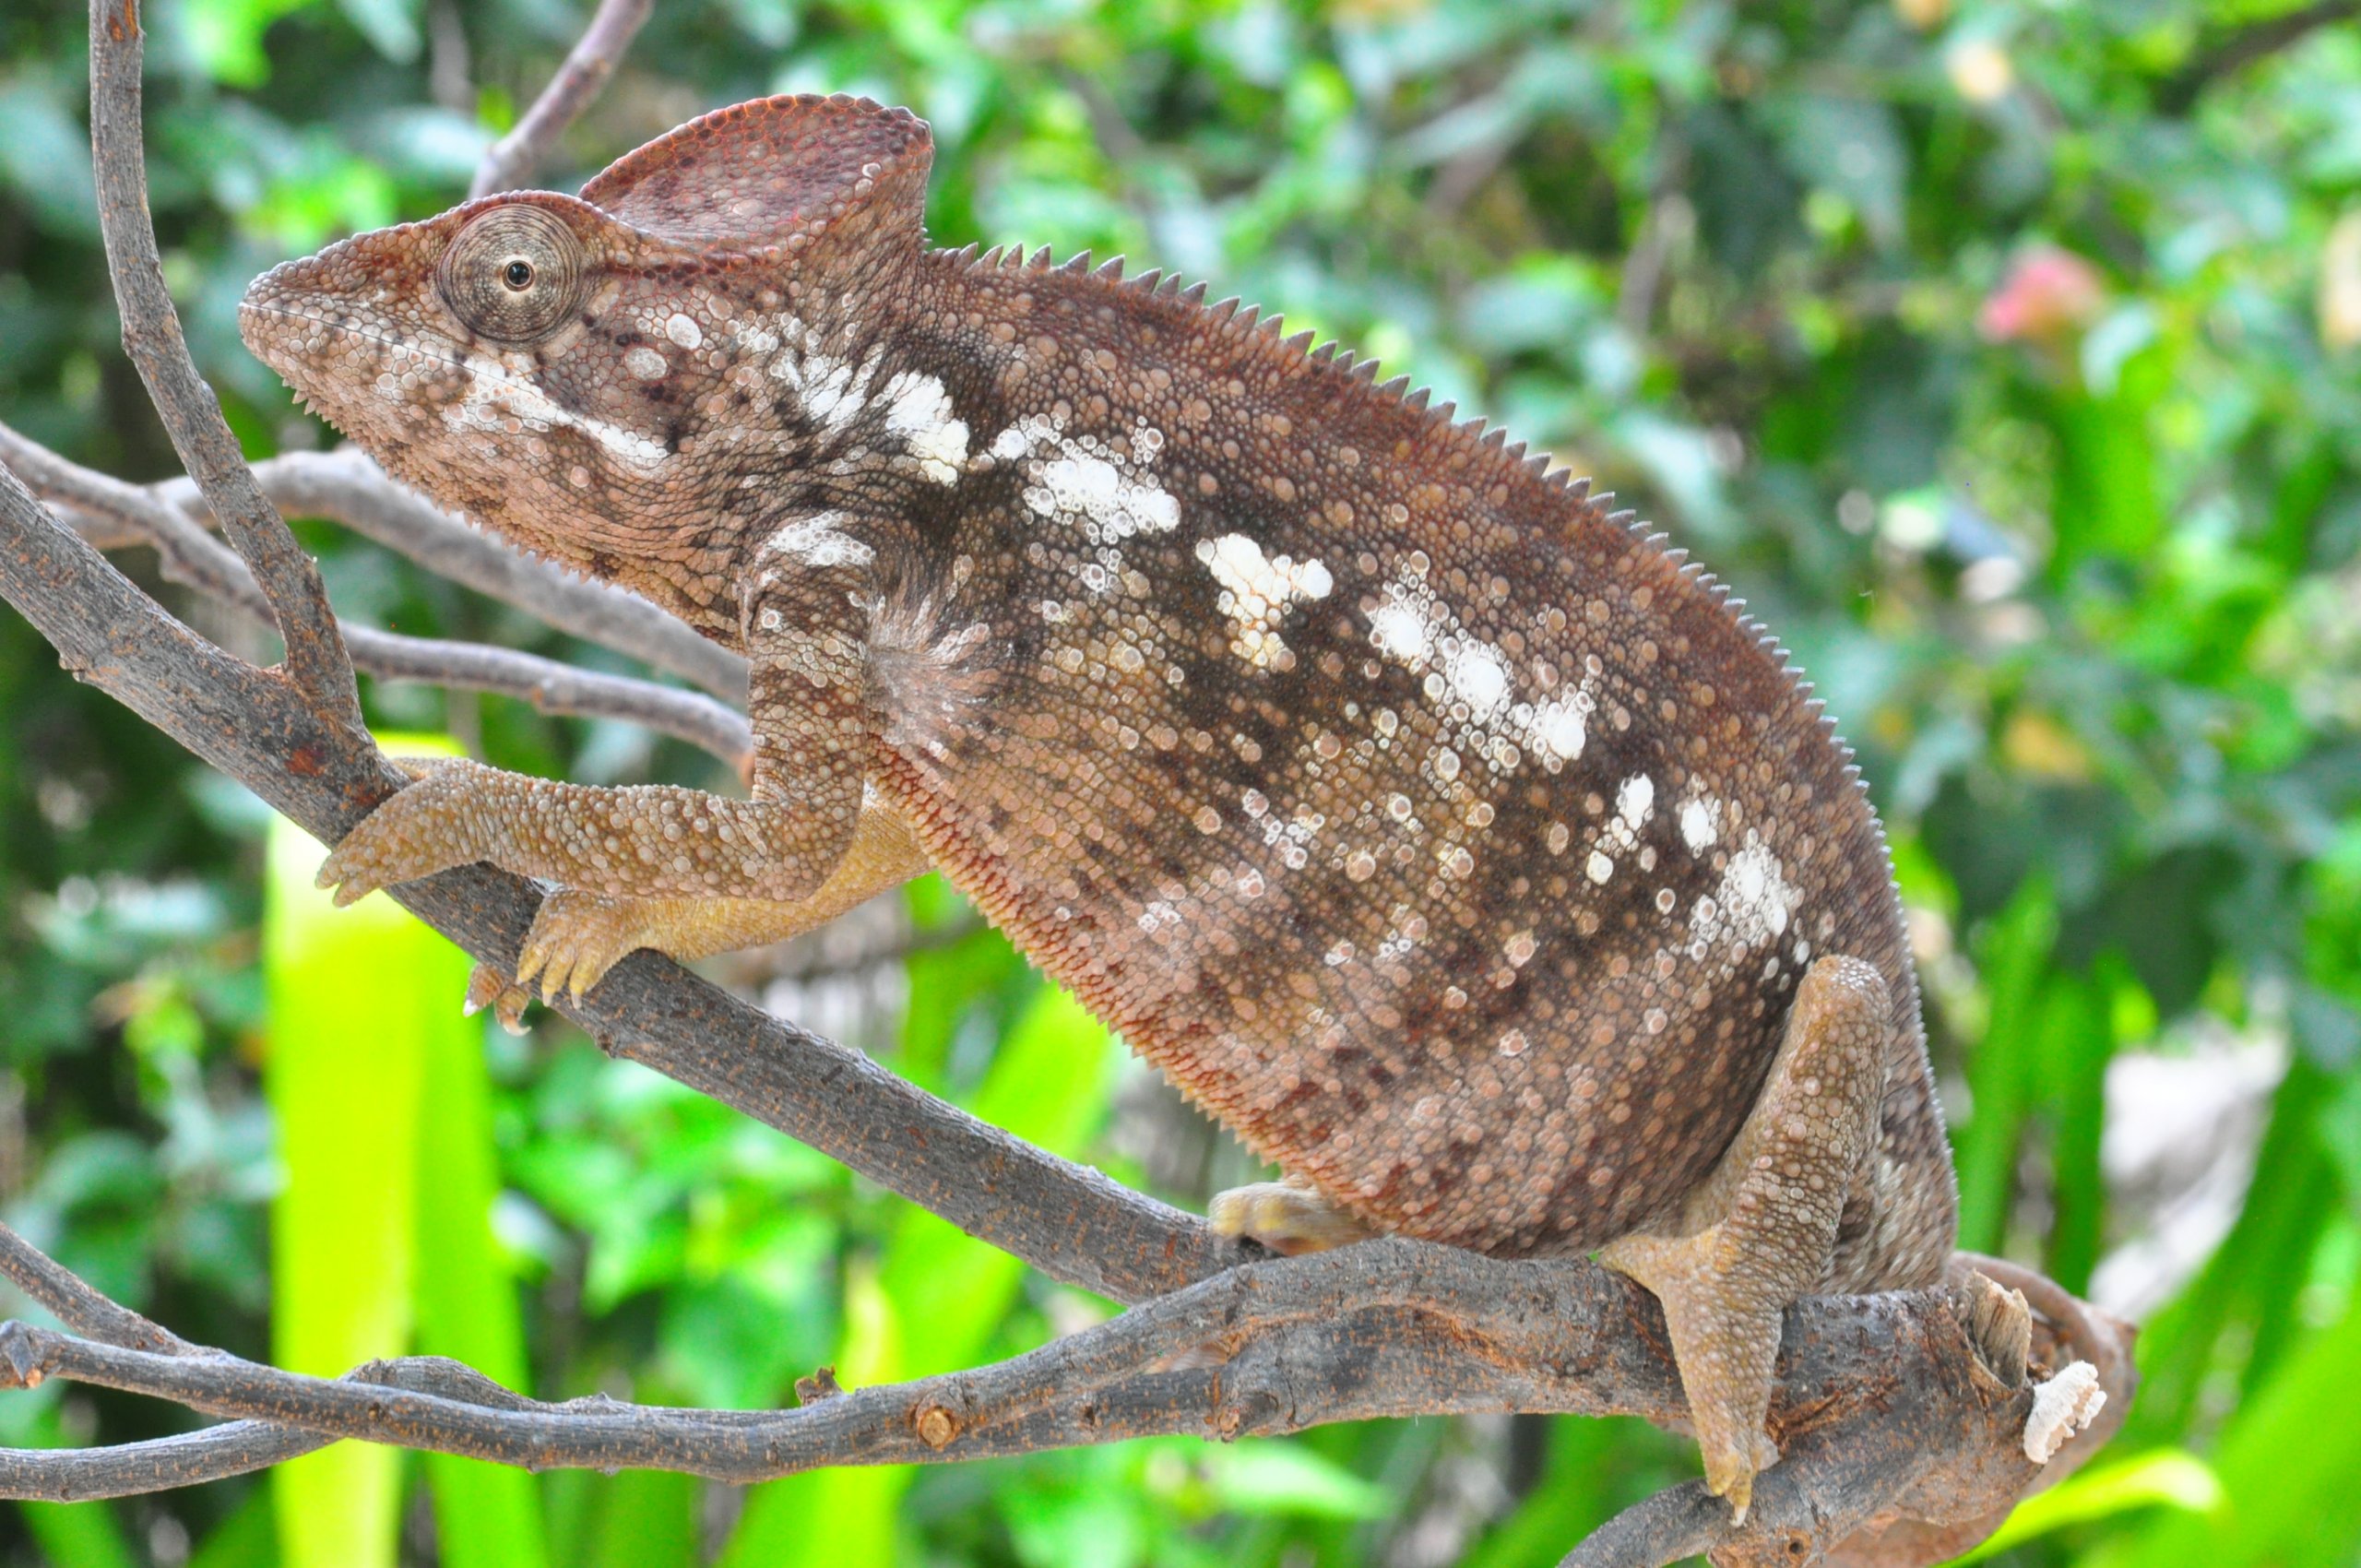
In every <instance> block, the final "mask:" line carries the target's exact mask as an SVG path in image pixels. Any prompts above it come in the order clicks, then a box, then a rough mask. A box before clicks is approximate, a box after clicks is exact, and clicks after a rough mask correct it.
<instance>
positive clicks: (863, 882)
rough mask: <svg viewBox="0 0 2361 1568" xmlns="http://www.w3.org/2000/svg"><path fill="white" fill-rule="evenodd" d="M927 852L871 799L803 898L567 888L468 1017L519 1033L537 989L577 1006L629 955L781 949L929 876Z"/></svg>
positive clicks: (480, 985) (488, 977)
mask: <svg viewBox="0 0 2361 1568" xmlns="http://www.w3.org/2000/svg"><path fill="white" fill-rule="evenodd" d="M927 863H928V862H927V858H926V851H925V850H924V849H920V848H919V841H918V837H917V835H916V834H915V833H913V832H912V831H911V829H910V826H909V823H908V819H907V818H905V817H904V816H903V815H902V814H900V813H899V812H897V811H896V810H894V809H893V808H892V807H891V806H888V805H885V804H884V803H883V802H879V801H877V800H876V799H874V798H873V797H872V800H871V801H870V802H869V804H868V806H867V807H866V808H865V809H864V810H863V811H862V812H861V814H860V822H859V823H858V824H856V825H855V826H854V829H853V837H852V843H851V844H850V845H849V846H848V848H847V849H846V850H845V854H844V858H843V859H842V860H841V861H838V862H837V864H836V870H835V871H833V872H831V873H829V874H828V879H827V880H826V881H825V882H824V883H822V884H821V885H820V886H819V888H818V890H817V891H815V892H813V894H812V895H811V896H810V897H804V898H797V899H791V900H789V901H786V902H778V901H775V900H772V899H767V898H698V897H650V898H631V897H612V896H610V895H607V894H601V893H593V892H589V891H587V890H586V889H583V888H578V887H561V888H559V889H557V890H556V891H555V892H553V893H552V894H551V895H550V896H549V897H546V898H544V899H542V900H541V908H540V912H539V913H538V914H536V915H535V916H534V917H533V925H532V929H531V930H530V931H528V932H526V935H525V945H524V948H523V950H522V952H521V953H520V954H519V956H518V957H517V961H516V979H515V980H510V979H509V978H508V977H506V976H504V975H503V974H501V973H500V972H499V970H498V969H496V968H493V967H492V966H491V965H489V964H479V965H478V966H476V972H475V975H474V977H473V978H472V979H471V980H469V985H468V1010H469V1012H474V1011H476V1010H478V1009H480V1008H482V1007H486V1006H490V1007H492V1008H495V1009H496V1010H497V1012H498V1015H499V1017H500V1020H501V1022H502V1023H504V1024H506V1025H508V1026H510V1027H511V1028H515V1027H516V1025H517V1023H518V1021H519V1020H520V1019H521V1018H522V1016H523V1014H524V1008H525V1004H526V1002H527V1001H528V1000H529V999H530V996H531V991H532V987H533V984H534V982H535V981H536V980H539V981H540V993H541V1000H542V1001H544V1002H547V1001H551V1000H552V999H554V998H555V997H556V995H557V993H558V992H560V991H564V992H566V993H567V994H569V995H571V996H573V997H574V998H575V1000H576V1001H579V1000H580V999H581V997H582V994H583V992H587V991H588V990H589V989H590V988H591V987H592V986H594V985H596V984H598V983H599V980H601V979H603V978H604V977H605V975H606V973H607V971H608V970H609V969H611V968H613V967H614V966H615V965H616V964H617V963H619V962H621V961H622V959H623V956H624V955H625V954H627V953H630V952H633V951H635V949H638V948H642V947H652V948H654V949H655V950H656V951H658V952H659V953H664V954H669V955H670V956H672V957H674V958H680V959H683V960H685V959H690V958H703V957H706V956H709V955H711V954H715V953H728V952H731V951H734V950H736V949H738V948H741V947H758V946H761V945H763V944H765V943H771V942H784V941H786V940H787V939H788V938H789V937H791V936H801V935H802V934H803V933H804V932H807V931H811V930H813V929H815V928H816V927H819V926H822V925H825V924H826V923H827V922H828V921H832V920H834V919H836V917H837V916H838V915H840V914H843V913H844V912H845V911H846V910H848V909H851V908H853V907H854V906H855V905H857V904H861V903H864V902H866V901H867V900H869V899H870V898H872V897H875V896H876V895H877V894H880V893H883V892H884V891H885V890H886V889H887V888H889V887H895V886H898V885H900V884H902V883H905V882H908V880H909V879H910V878H911V877H913V876H916V875H918V874H919V873H920V872H922V871H924V870H926V869H927Z"/></svg>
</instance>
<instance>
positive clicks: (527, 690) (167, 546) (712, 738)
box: [0, 425, 753, 771]
mask: <svg viewBox="0 0 2361 1568" xmlns="http://www.w3.org/2000/svg"><path fill="white" fill-rule="evenodd" d="M0 463H6V465H7V466H8V467H9V468H11V469H15V470H16V471H17V472H18V476H19V477H21V478H22V479H24V480H25V481H27V482H28V483H29V484H30V485H31V486H32V487H34V488H35V489H36V490H38V492H39V493H42V494H44V495H47V496H49V497H51V498H53V499H56V500H62V501H65V502H66V503H68V504H70V505H75V506H77V507H81V508H84V509H86V510H88V511H92V512H96V513H99V514H101V515H103V516H105V517H109V518H112V519H113V521H114V522H115V523H117V524H118V525H120V527H121V529H123V530H125V532H127V533H128V535H129V536H130V537H134V538H137V539H139V540H144V541H145V542H147V543H149V544H152V545H154V546H155V547H156V550H157V552H158V555H159V556H160V560H161V563H162V565H163V569H164V575H165V576H168V577H170V578H172V580H173V581H175V582H179V583H184V584H186V585H187V586H188V587H190V588H196V590H197V591H198V592H200V593H204V594H207V595H209V596H210V597H212V598H215V599H218V600H221V601H222V602H224V603H226V604H229V605H231V606H233V607H235V608H237V609H239V610H243V611H244V612H247V613H248V614H251V615H254V616H255V617H257V618H258V619H261V620H262V621H264V622H265V624H268V620H269V615H270V604H269V600H268V599H267V597H266V596H265V595H264V593H263V591H262V589H261V588H260V587H259V586H258V585H256V583H255V579H254V576H253V574H252V573H250V572H249V571H248V570H247V569H246V566H245V564H244V563H243V562H242V561H240V560H239V559H238V557H237V555H236V554H235V553H234V552H231V551H230V550H229V549H227V548H226V547H224V546H223V545H221V544H220V543H219V542H218V541H217V540H214V538H213V537H212V535H210V534H208V533H207V532H206V531H205V530H204V529H202V528H199V527H198V526H197V525H196V522H194V521H193V520H191V519H190V518H189V517H187V515H186V514H184V513H183V512H182V511H180V510H179V509H178V508H176V507H172V506H168V505H164V504H163V503H162V502H160V501H159V500H157V499H155V497H154V495H153V494H152V493H150V492H149V491H148V490H144V489H142V488H141V487H139V486H137V485H134V484H126V483H125V482H124V481H121V480H117V479H110V478H109V477H108V476H106V475H105V474H101V473H97V472H94V471H92V470H91V469H86V468H83V467H81V466H80V465H78V464H76V463H72V462H69V461H67V460H66V459H65V458H64V457H59V456H57V454H55V453H53V452H52V451H50V450H48V449H47V448H46V447H43V446H41V445H37V444H36V443H34V442H31V441H29V440H27V439H26V438H25V437H24V436H22V435H20V434H17V433H16V432H15V431H13V430H10V429H8V428H7V427H6V425H0ZM115 537H122V536H121V535H117V536H115ZM648 608H649V609H650V611H651V612H655V613H658V614H660V613H662V612H660V611H655V609H654V607H653V606H652V605H651V606H649V607H648ZM338 626H339V628H340V631H341V635H342V636H343V639H344V643H345V646H346V647H347V648H349V649H350V654H351V658H352V660H353V662H354V664H355V665H356V666H358V667H359V668H360V669H362V670H364V671H367V672H368V673H370V674H372V675H374V676H376V677H378V678H379V679H381V680H387V681H416V682H420V683H425V684H430V685H438V686H446V687H451V688H455V689H457V690H460V691H478V692H497V693H499V694H501V695H505V696H513V697H521V698H522V699H524V700H525V701H527V702H529V703H531V704H532V705H533V706H534V707H536V708H538V709H540V711H541V712H543V713H553V714H570V715H574V716H576V717H580V718H587V719H621V720H623V722H625V723H629V724H637V725H640V726H641V727H643V728H645V729H648V730H653V731H657V732H658V733H659V734H665V735H671V736H674V737H676V738H678V739H680V740H683V741H686V742H689V743H690V744H691V745H694V746H698V747H701V748H703V749H704V750H706V751H707V752H710V753H712V754H714V755H715V756H717V757H719V758H720V759H721V760H722V761H723V762H725V763H728V764H729V765H730V766H731V767H732V768H734V769H739V770H741V771H742V770H743V767H744V765H745V759H746V756H747V754H748V753H749V752H750V751H751V750H752V749H753V732H752V731H750V730H749V729H748V728H747V725H746V720H745V718H744V716H743V715H742V714H740V713H738V712H737V711H736V710H734V709H732V708H730V707H724V706H723V705H722V704H720V703H718V702H716V701H714V700H713V699H712V698H711V697H708V696H705V695H700V694H698V693H695V692H683V691H680V690H678V689H676V688H674V687H670V686H659V685H658V684H656V683H653V682H650V681H640V680H634V679H633V678H631V677H629V676H625V675H605V674H600V673H598V672H596V671H587V670H578V669H576V668H575V667H574V666H573V665H571V664H564V663H561V662H559V661H558V660H556V659H543V658H540V656H539V655H536V654H529V653H518V652H516V651H515V650H513V649H510V648H504V647H492V646H490V645H488V644H484V643H468V642H453V641H445V640H443V639H440V638H434V637H413V636H405V635H403V634H401V633H398V632H386V631H380V630H378V629H377V628H375V627H374V626H358V625H351V624H345V623H342V622H339V623H338ZM684 629H685V628H684Z"/></svg>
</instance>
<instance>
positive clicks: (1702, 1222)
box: [1598, 956, 1892, 1522]
mask: <svg viewBox="0 0 2361 1568" xmlns="http://www.w3.org/2000/svg"><path fill="white" fill-rule="evenodd" d="M1891 1030H1892V1003H1891V999H1890V998H1889V996H1888V994H1887V992H1886V986H1885V981H1884V980H1883V979H1881V978H1880V976H1879V974H1878V971H1877V970H1876V969H1875V968H1872V967H1871V966H1869V965H1868V964H1865V963H1862V962H1861V961H1860V960H1858V959H1855V958H1846V957H1841V956H1823V957H1821V958H1818V959H1815V960H1814V961H1813V963H1812V966H1811V968H1810V969H1809V971H1808V972H1807V973H1806V974H1805V976H1804V979H1803V983H1802V984H1801V985H1799V986H1797V989H1796V1000H1795V1003H1794V1005H1793V1006H1792V1007H1790V1009H1789V1010H1788V1014H1787V1025H1786V1038H1785V1039H1783V1040H1782V1042H1781V1044H1780V1047H1779V1054H1778V1056H1777V1057H1776V1058H1775V1059H1774V1061H1773V1063H1772V1064H1771V1075H1770V1078H1769V1081H1768V1082H1766V1083H1765V1084H1764V1085H1763V1087H1762V1096H1761V1098H1760V1099H1757V1100H1756V1101H1755V1106H1754V1110H1753V1111H1752V1112H1751V1113H1750V1115H1749V1116H1748V1117H1747V1120H1746V1123H1745V1125H1743V1126H1741V1127H1740V1128H1739V1129H1738V1136H1737V1137H1736V1138H1735V1139H1734V1140H1732V1142H1731V1144H1730V1146H1729V1148H1728V1150H1727V1151H1726V1152H1725V1153H1724V1154H1723V1156H1722V1158H1721V1161H1720V1163H1719V1164H1717V1165H1716V1166H1715V1167H1714V1170H1713V1171H1712V1173H1711V1174H1710V1175H1708V1176H1707V1178H1706V1179H1705V1181H1704V1182H1701V1183H1700V1184H1699V1185H1698V1187H1697V1188H1696V1190H1695V1191H1693V1192H1692V1193H1691V1194H1690V1195H1689V1198H1688V1200H1687V1201H1686V1203H1685V1204H1684V1205H1683V1206H1682V1209H1681V1213H1680V1216H1679V1221H1678V1223H1677V1224H1676V1225H1675V1226H1674V1227H1672V1228H1671V1230H1670V1232H1669V1233H1666V1234H1650V1233H1634V1234H1631V1235H1628V1236H1624V1237H1621V1238H1619V1239H1618V1240H1616V1241H1612V1242H1609V1243H1608V1245H1607V1246H1606V1247H1604V1248H1602V1249H1601V1250H1600V1252H1599V1254H1598V1255H1599V1261H1600V1262H1601V1263H1603V1264H1605V1265H1608V1267H1609V1268H1613V1269H1616V1270H1619V1272H1621V1273H1624V1274H1628V1275H1630V1276H1631V1277H1632V1278H1634V1279H1636V1280H1638V1281H1639V1282H1640V1283H1641V1284H1643V1285H1644V1286H1646V1287H1647V1288H1648V1289H1649V1290H1651V1291H1652V1292H1654V1293H1655V1297H1656V1300H1657V1301H1660V1302H1662V1303H1663V1306H1664V1316H1665V1326H1666V1328H1667V1331H1669V1333H1670V1334H1671V1336H1672V1352H1673V1359H1674V1360H1675V1361H1676V1362H1677V1363H1678V1364H1679V1368H1680V1385H1681V1389H1682V1392H1684V1393H1685V1394H1687V1395H1688V1396H1689V1410H1690V1416H1691V1420H1693V1421H1694V1423H1695V1425H1696V1428H1697V1442H1698V1446H1699V1447H1700V1448H1701V1449H1702V1450H1703V1455H1704V1460H1705V1485H1706V1486H1707V1487H1708V1488H1709V1489H1710V1490H1711V1491H1713V1492H1714V1494H1715V1495H1717V1496H1720V1497H1724V1498H1726V1499H1728V1500H1729V1503H1730V1506H1731V1508H1732V1510H1733V1511H1734V1512H1735V1513H1736V1514H1737V1516H1738V1520H1739V1521H1740V1522H1743V1521H1744V1520H1745V1518H1746V1511H1747V1507H1748V1505H1749V1503H1751V1502H1752V1501H1753V1495H1754V1478H1755V1475H1756V1474H1757V1473H1758V1472H1759V1471H1762V1470H1764V1469H1767V1468H1769V1467H1771V1466H1773V1465H1774V1464H1776V1463H1778V1460H1779V1450H1778V1446H1777V1444H1776V1443H1774V1442H1773V1441H1772V1440H1771V1436H1770V1433H1769V1432H1768V1431H1766V1430H1765V1429H1764V1417H1765V1416H1766V1414H1767V1413H1768V1412H1769V1410H1770V1408H1771V1388H1772V1380H1773V1371H1774V1364H1775V1363H1776V1361H1777V1360H1778V1355H1779V1331H1780V1326H1781V1322H1782V1319H1783V1316H1784V1314H1785V1313H1786V1307H1787V1305H1788V1303H1790V1302H1792V1301H1795V1300H1797V1298H1798V1297H1801V1296H1808V1295H1810V1294H1811V1293H1813V1292H1814V1291H1816V1290H1818V1289H1821V1288H1822V1287H1823V1286H1824V1285H1825V1284H1826V1282H1827V1280H1828V1277H1829V1266H1830V1262H1831V1259H1832V1256H1833V1252H1834V1248H1835V1242H1836V1227H1837V1221H1838V1220H1839V1218H1841V1217H1842V1215H1843V1212H1844V1207H1845V1194H1846V1193H1847V1191H1848V1190H1849V1189H1850V1188H1851V1187H1852V1186H1853V1184H1854V1177H1855V1174H1856V1172H1857V1170H1859V1169H1860V1167H1861V1165H1862V1162H1863V1161H1864V1160H1865V1159H1867V1158H1869V1154H1870V1151H1871V1148H1872V1146H1873V1142H1874V1139H1875V1137H1876V1132H1877V1113H1878V1105H1879V1101H1880V1099H1881V1098H1882V1097H1883V1095H1884V1092H1885V1056H1886V1047H1887V1042H1888V1039H1889V1038H1890V1034H1891Z"/></svg>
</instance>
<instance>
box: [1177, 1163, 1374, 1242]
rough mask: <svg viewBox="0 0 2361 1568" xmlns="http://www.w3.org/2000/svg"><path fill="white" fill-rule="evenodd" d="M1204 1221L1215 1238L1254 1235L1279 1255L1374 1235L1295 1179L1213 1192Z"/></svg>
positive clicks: (1309, 1186)
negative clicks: (1212, 1199)
mask: <svg viewBox="0 0 2361 1568" xmlns="http://www.w3.org/2000/svg"><path fill="white" fill-rule="evenodd" d="M1205 1223H1206V1225H1207V1226H1208V1227H1209V1228H1211V1229H1212V1230H1213V1233H1214V1234H1215V1235H1216V1236H1247V1237H1252V1239H1253V1240H1255V1241H1260V1242H1262V1243H1263V1245H1264V1246H1266V1247H1268V1248H1270V1249H1271V1251H1273V1252H1275V1253H1279V1254H1280V1255H1281V1256H1283V1257H1293V1256H1295V1255H1296V1254H1298V1253H1324V1252H1326V1251H1328V1249H1330V1248H1331V1247H1342V1246H1346V1245H1347V1244H1349V1243H1351V1242H1354V1241H1367V1240H1368V1239H1369V1238H1370V1237H1371V1236H1373V1235H1375V1234H1376V1232H1375V1231H1373V1230H1371V1229H1370V1228H1369V1227H1368V1226H1366V1225H1364V1224H1362V1223H1361V1222H1360V1221H1359V1220H1358V1219H1356V1218H1353V1216H1351V1215H1349V1214H1347V1213H1346V1212H1345V1211H1344V1210H1343V1209H1341V1208H1338V1207H1337V1206H1335V1204H1333V1203H1331V1202H1329V1201H1328V1199H1327V1197H1326V1196H1325V1195H1324V1194H1322V1193H1321V1192H1319V1191H1318V1190H1317V1189H1316V1188H1314V1187H1312V1186H1311V1185H1310V1184H1309V1183H1307V1182H1299V1181H1297V1180H1296V1179H1294V1178H1293V1177H1289V1178H1287V1180H1285V1181H1281V1182H1254V1183H1253V1184H1252V1185H1251V1186H1245V1187H1232V1188H1230V1189H1229V1190H1228V1192H1223V1193H1216V1194H1214V1201H1213V1202H1212V1203H1211V1204H1209V1205H1207V1206H1206V1207H1205Z"/></svg>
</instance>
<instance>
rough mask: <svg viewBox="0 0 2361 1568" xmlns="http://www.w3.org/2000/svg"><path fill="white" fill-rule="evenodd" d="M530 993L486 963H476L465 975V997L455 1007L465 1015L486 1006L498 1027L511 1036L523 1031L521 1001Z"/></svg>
mask: <svg viewBox="0 0 2361 1568" xmlns="http://www.w3.org/2000/svg"><path fill="white" fill-rule="evenodd" d="M531 1000H532V994H531V993H530V992H528V991H526V990H524V989H523V987H522V985H521V983H520V982H516V981H512V980H509V979H508V978H507V977H506V976H504V975H503V974H502V973H501V972H500V971H499V970H498V969H496V968H493V967H492V965H490V964H478V965H477V966H476V967H475V968H474V969H473V970H472V971H470V972H469V975H468V995H467V1000H466V1001H464V1002H462V1003H461V1004H459V1010H460V1012H462V1013H463V1014H465V1015H466V1016H469V1017H473V1016H475V1015H477V1014H478V1013H481V1012H482V1011H483V1010H484V1009H485V1008H487V1007H489V1008H491V1009H492V1016H493V1017H495V1018H497V1019H498V1020H499V1021H500V1027H501V1028H504V1029H505V1030H507V1031H508V1032H509V1033H510V1034H512V1035H521V1034H523V1033H525V1032H526V1030H525V1004H526V1003H528V1002H529V1001H531Z"/></svg>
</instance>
